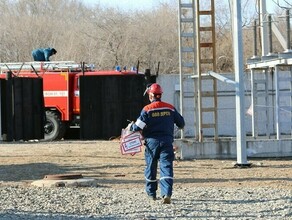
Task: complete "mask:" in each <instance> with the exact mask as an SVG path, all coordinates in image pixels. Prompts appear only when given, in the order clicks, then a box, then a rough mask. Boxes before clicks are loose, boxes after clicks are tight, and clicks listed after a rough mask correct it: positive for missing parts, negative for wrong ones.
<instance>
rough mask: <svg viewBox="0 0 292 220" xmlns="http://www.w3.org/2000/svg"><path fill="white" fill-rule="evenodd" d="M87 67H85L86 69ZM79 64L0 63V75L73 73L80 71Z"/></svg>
mask: <svg viewBox="0 0 292 220" xmlns="http://www.w3.org/2000/svg"><path fill="white" fill-rule="evenodd" d="M87 67H89V66H87V65H86V66H85V68H87ZM81 68H82V66H81V63H76V62H74V61H52V62H22V63H21V62H19V63H0V73H3V72H7V71H9V70H11V71H21V70H24V71H25V70H26V71H33V69H34V70H36V71H60V70H67V71H74V70H81Z"/></svg>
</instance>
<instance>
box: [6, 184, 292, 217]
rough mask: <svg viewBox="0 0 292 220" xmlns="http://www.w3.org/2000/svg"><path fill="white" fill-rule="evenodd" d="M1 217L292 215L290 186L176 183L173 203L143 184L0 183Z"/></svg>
mask: <svg viewBox="0 0 292 220" xmlns="http://www.w3.org/2000/svg"><path fill="white" fill-rule="evenodd" d="M0 195H1V197H0V204H1V207H0V219H9V220H10V219H11V220H12V219H13V220H14V219H62V220H63V219H64V220H67V219H68V220H69V219H137V220H142V219H145V220H146V219H149V220H150V219H151V220H154V219H157V220H158V219H159V220H160V219H180V220H183V219H186V220H189V219H265V220H268V219H279V220H286V219H292V209H291V190H290V191H289V190H277V189H268V188H260V189H259V188H258V189H255V188H249V189H248V188H218V187H216V188H212V187H207V188H206V187H204V188H201V187H199V188H179V189H176V190H175V192H174V195H173V199H172V204H162V203H161V200H157V201H148V200H147V198H146V197H145V193H144V192H143V189H135V188H134V189H110V188H103V187H86V188H66V187H64V188H62V187H61V188H37V187H19V186H10V187H1V188H0Z"/></svg>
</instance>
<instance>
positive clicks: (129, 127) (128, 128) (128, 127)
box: [126, 121, 134, 131]
mask: <svg viewBox="0 0 292 220" xmlns="http://www.w3.org/2000/svg"><path fill="white" fill-rule="evenodd" d="M133 124H134V122H133V121H131V122H130V123H129V124H128V126H127V127H126V130H129V131H130V130H131V127H132V125H133Z"/></svg>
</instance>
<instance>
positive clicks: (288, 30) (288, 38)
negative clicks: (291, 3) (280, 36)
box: [286, 10, 291, 51]
mask: <svg viewBox="0 0 292 220" xmlns="http://www.w3.org/2000/svg"><path fill="white" fill-rule="evenodd" d="M286 34H287V35H286V36H287V40H286V44H287V47H286V49H287V51H289V50H290V49H291V43H290V15H289V10H286Z"/></svg>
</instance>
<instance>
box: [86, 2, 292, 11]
mask: <svg viewBox="0 0 292 220" xmlns="http://www.w3.org/2000/svg"><path fill="white" fill-rule="evenodd" d="M82 1H83V2H85V3H86V4H88V5H94V4H97V3H99V4H100V5H102V6H104V7H108V6H110V7H115V8H116V7H117V8H121V9H125V10H131V9H133V10H137V9H138V10H143V9H151V8H153V7H155V6H156V5H158V4H159V2H176V0H82ZM225 1H228V0H225ZM274 1H275V2H279V3H280V4H281V5H284V3H283V2H284V0H266V4H267V11H268V12H269V13H273V11H274V8H275V7H276V4H275V3H274ZM286 1H287V0H286ZM288 2H289V0H288Z"/></svg>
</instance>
